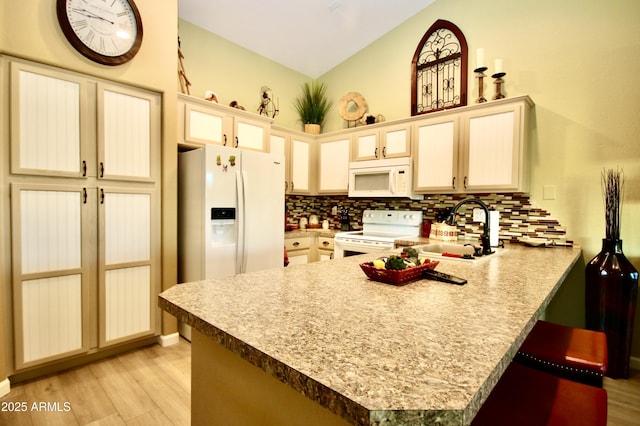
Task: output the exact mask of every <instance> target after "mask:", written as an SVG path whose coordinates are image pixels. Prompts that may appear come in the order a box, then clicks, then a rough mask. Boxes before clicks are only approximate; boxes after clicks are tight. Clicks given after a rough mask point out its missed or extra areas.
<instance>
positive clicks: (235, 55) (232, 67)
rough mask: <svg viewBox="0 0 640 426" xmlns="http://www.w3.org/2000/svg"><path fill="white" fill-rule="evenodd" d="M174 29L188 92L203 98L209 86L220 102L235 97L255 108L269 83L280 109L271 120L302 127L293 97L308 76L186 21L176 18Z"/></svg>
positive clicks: (285, 125)
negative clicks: (176, 34) (177, 37)
mask: <svg viewBox="0 0 640 426" xmlns="http://www.w3.org/2000/svg"><path fill="white" fill-rule="evenodd" d="M178 32H179V35H180V42H181V43H180V46H181V49H182V53H183V55H184V61H183V62H184V67H185V70H186V75H187V78H188V79H189V81H190V82H191V87H190V94H191V95H192V96H197V97H199V98H204V94H205V92H206V91H207V90H213V91H214V92H216V95H217V96H218V102H219V103H220V104H223V105H229V103H230V102H231V101H234V100H235V101H237V102H238V103H239V104H240V105H242V106H243V107H245V109H246V110H247V111H251V112H257V109H258V106H259V105H260V101H261V100H262V92H261V91H260V89H261V87H262V86H269V87H270V88H271V91H272V95H273V98H274V102H279V109H280V114H278V115H277V116H276V118H275V120H274V123H275V124H277V125H280V126H283V127H286V128H290V129H297V130H302V123H300V122H299V121H298V116H297V114H296V112H295V111H294V109H293V100H294V99H295V97H296V96H297V95H298V92H299V89H300V86H301V85H302V84H303V83H304V82H305V81H309V80H310V78H309V77H307V76H305V75H303V74H301V73H298V72H296V71H293V70H292V69H290V68H287V67H284V66H282V65H280V64H277V63H275V62H273V61H272V60H270V59H268V58H265V57H264V56H260V55H257V54H255V53H253V52H251V51H249V50H247V49H244V48H242V47H240V46H238V45H237V44H233V43H231V42H229V41H228V40H226V39H224V38H221V37H219V36H217V35H215V34H212V33H210V32H207V31H205V30H203V29H202V28H200V27H197V26H195V25H193V24H191V23H189V22H187V21H184V20H180V21H179V25H178Z"/></svg>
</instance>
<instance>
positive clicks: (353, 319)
mask: <svg viewBox="0 0 640 426" xmlns="http://www.w3.org/2000/svg"><path fill="white" fill-rule="evenodd" d="M378 256H379V254H376V255H360V256H354V257H347V258H342V259H335V260H332V261H328V262H317V263H311V264H307V265H296V266H291V267H287V268H279V269H272V270H266V271H260V272H255V273H249V274H244V275H239V276H235V277H231V278H228V279H221V280H215V281H200V282H193V283H186V284H179V285H176V286H174V287H172V288H170V289H168V290H167V291H165V292H163V293H162V294H161V295H160V297H159V305H160V306H161V307H162V308H163V309H164V310H166V311H167V312H169V313H171V314H173V315H174V316H176V317H177V318H178V319H180V320H182V321H184V322H186V323H188V324H190V325H191V326H194V327H195V328H196V329H197V330H199V331H200V332H202V333H203V334H205V335H207V336H209V337H211V338H212V339H214V340H215V341H217V342H219V343H222V344H223V345H224V346H226V347H227V348H228V349H230V350H231V351H233V352H235V353H237V354H239V355H240V356H242V357H243V358H244V359H246V360H247V361H249V362H251V363H253V364H254V365H257V366H259V367H260V368H262V369H263V370H265V371H267V372H268V373H269V374H272V375H273V376H275V377H276V378H278V379H279V380H281V381H283V382H285V383H288V384H289V385H290V386H291V387H293V388H294V389H296V390H298V391H299V392H301V393H303V394H304V395H307V396H308V397H309V398H311V399H313V400H315V401H317V402H319V403H320V404H321V405H323V406H325V407H327V408H329V409H330V410H332V411H333V412H334V413H336V414H338V415H340V416H342V417H343V418H345V419H347V420H348V421H349V422H351V423H353V424H357V425H361V424H362V425H365V424H366V425H369V424H371V425H379V424H385V425H400V424H402V425H418V424H431V423H434V422H436V420H437V422H439V424H445V425H453V424H455V425H463V424H469V423H470V421H471V419H472V418H473V417H474V416H475V414H476V413H477V411H478V409H479V407H480V406H481V405H482V403H483V402H484V400H485V399H486V397H487V395H488V394H489V393H490V392H491V389H492V388H493V386H494V385H495V383H496V382H497V380H498V379H499V377H500V376H501V374H502V373H503V372H504V370H505V369H506V367H507V365H508V363H509V362H510V360H511V359H512V357H513V355H514V354H515V352H516V350H517V348H518V347H519V346H520V344H521V343H522V341H523V340H524V338H525V337H526V335H527V334H528V333H529V331H530V330H531V328H532V327H533V324H534V323H535V321H536V320H537V318H538V317H539V316H540V314H542V312H543V311H544V309H545V308H546V306H547V305H548V303H549V301H550V300H551V298H552V297H553V295H554V294H555V292H556V290H557V289H558V288H559V286H560V284H562V282H563V281H564V279H565V277H566V276H567V274H568V273H569V271H570V270H571V268H572V266H573V265H574V264H575V262H576V261H577V260H578V258H579V256H580V250H579V249H577V248H558V247H556V248H526V247H522V246H520V245H507V248H506V249H498V253H496V254H493V255H491V257H489V258H487V259H485V260H483V261H481V262H478V263H475V264H469V263H462V262H461V261H453V260H449V261H446V260H443V261H441V263H440V264H439V265H438V267H437V268H436V269H437V270H439V271H442V272H446V273H449V274H453V275H457V276H460V277H464V278H466V279H467V280H468V283H467V284H466V285H464V286H456V285H452V284H446V283H440V282H436V281H430V280H419V281H415V282H412V283H410V284H407V285H405V286H400V287H396V286H392V285H388V284H383V283H378V282H374V281H370V280H368V279H367V277H366V276H365V275H364V274H363V272H362V271H361V269H360V267H359V263H362V262H364V261H370V260H373V259H374V258H376V257H378Z"/></svg>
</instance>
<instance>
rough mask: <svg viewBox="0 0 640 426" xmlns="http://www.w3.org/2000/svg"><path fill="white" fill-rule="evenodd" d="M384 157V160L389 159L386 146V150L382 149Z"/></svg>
mask: <svg viewBox="0 0 640 426" xmlns="http://www.w3.org/2000/svg"><path fill="white" fill-rule="evenodd" d="M382 156H383V157H384V158H387V147H386V146H385V147H384V148H382Z"/></svg>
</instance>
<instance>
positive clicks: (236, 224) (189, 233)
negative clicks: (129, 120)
mask: <svg viewBox="0 0 640 426" xmlns="http://www.w3.org/2000/svg"><path fill="white" fill-rule="evenodd" d="M234 158H235V161H232V160H234ZM284 180H285V177H284V157H283V156H282V155H281V154H267V153H263V152H256V151H249V150H242V149H236V148H227V147H222V146H217V145H206V146H205V147H204V148H200V149H195V150H191V151H186V152H182V153H180V154H179V165H178V182H179V184H178V185H179V190H178V194H179V195H178V205H179V207H178V222H179V225H178V246H179V253H178V267H179V271H178V274H179V280H180V281H179V282H189V281H198V280H203V279H212V278H223V277H228V276H232V275H235V274H239V273H244V272H252V271H259V270H262V269H268V268H277V267H282V266H283V265H284V186H283V184H282V183H283V182H284ZM181 334H183V335H184V336H185V337H187V338H190V335H189V331H188V328H186V327H184V328H183V327H182V326H181Z"/></svg>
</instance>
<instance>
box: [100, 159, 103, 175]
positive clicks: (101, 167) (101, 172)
mask: <svg viewBox="0 0 640 426" xmlns="http://www.w3.org/2000/svg"><path fill="white" fill-rule="evenodd" d="M100 177H101V178H103V177H104V163H103V162H102V161H101V162H100Z"/></svg>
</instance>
